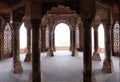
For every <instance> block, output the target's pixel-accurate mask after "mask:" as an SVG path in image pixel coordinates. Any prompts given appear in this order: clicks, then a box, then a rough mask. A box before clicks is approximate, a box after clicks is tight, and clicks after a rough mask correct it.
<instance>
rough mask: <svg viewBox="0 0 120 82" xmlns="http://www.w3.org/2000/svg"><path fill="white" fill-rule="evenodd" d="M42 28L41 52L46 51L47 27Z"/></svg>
mask: <svg viewBox="0 0 120 82" xmlns="http://www.w3.org/2000/svg"><path fill="white" fill-rule="evenodd" d="M41 29H42V30H41V52H44V51H45V50H46V38H45V37H46V27H42V28H41Z"/></svg>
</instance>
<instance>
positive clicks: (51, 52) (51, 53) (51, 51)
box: [47, 49, 54, 57]
mask: <svg viewBox="0 0 120 82" xmlns="http://www.w3.org/2000/svg"><path fill="white" fill-rule="evenodd" d="M47 56H50V57H53V56H54V54H53V50H51V49H48V52H47Z"/></svg>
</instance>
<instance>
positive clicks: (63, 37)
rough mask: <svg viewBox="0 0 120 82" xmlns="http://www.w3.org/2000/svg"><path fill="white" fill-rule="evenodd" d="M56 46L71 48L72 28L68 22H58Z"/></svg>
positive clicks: (57, 48)
mask: <svg viewBox="0 0 120 82" xmlns="http://www.w3.org/2000/svg"><path fill="white" fill-rule="evenodd" d="M55 48H56V50H69V48H70V28H69V26H68V25H67V24H66V23H58V24H57V25H56V27H55Z"/></svg>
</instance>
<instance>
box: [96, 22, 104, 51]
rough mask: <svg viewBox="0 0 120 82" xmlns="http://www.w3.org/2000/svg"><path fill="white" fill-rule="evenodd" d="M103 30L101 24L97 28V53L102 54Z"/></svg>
mask: <svg viewBox="0 0 120 82" xmlns="http://www.w3.org/2000/svg"><path fill="white" fill-rule="evenodd" d="M104 39H105V38H104V28H103V25H102V23H101V24H100V25H99V27H98V46H99V49H98V50H99V52H104V48H105V44H104V43H105V40H104Z"/></svg>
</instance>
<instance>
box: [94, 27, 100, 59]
mask: <svg viewBox="0 0 120 82" xmlns="http://www.w3.org/2000/svg"><path fill="white" fill-rule="evenodd" d="M98 26H99V25H94V27H93V28H94V53H93V58H92V59H93V60H95V61H100V60H101V59H100V54H99V52H98Z"/></svg>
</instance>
